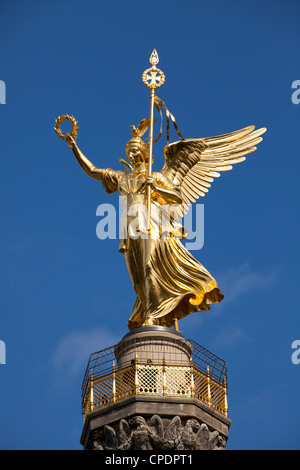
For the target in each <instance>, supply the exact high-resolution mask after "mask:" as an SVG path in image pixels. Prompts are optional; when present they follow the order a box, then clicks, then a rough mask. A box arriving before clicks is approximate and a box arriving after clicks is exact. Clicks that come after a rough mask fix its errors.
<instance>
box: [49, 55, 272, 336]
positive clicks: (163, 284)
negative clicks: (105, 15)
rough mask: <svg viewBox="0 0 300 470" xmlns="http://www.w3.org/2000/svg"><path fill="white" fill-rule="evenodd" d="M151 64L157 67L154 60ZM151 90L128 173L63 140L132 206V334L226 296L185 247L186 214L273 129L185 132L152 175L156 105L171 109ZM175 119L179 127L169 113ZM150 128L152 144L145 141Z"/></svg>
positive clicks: (123, 244)
mask: <svg viewBox="0 0 300 470" xmlns="http://www.w3.org/2000/svg"><path fill="white" fill-rule="evenodd" d="M155 52H156V51H155ZM156 54H157V53H156ZM151 57H152V56H151ZM152 60H154V62H155V64H157V62H158V58H156V57H155V55H154V59H153V58H152ZM153 67H154V68H155V69H156V66H155V65H153ZM153 67H152V68H153ZM149 70H151V69H149ZM156 70H158V69H156ZM151 83H152V82H151ZM147 86H149V85H147ZM159 86H160V85H159ZM149 88H151V110H150V120H149V119H145V120H143V121H141V123H140V124H139V126H138V128H135V127H134V126H131V127H132V138H131V139H130V140H129V142H127V144H126V155H127V158H128V160H129V163H128V162H125V161H122V163H123V164H124V165H125V168H124V169H123V170H112V169H100V168H97V167H96V166H95V165H94V164H93V163H92V162H91V161H90V160H89V159H88V158H87V157H86V156H85V155H84V154H83V153H82V152H81V150H80V149H79V147H78V145H77V143H76V140H75V139H76V137H75V138H74V137H73V136H72V135H71V134H66V135H65V136H61V137H62V138H64V139H65V140H66V141H67V143H68V145H69V147H70V149H71V150H72V152H73V154H74V156H75V158H76V159H77V161H78V163H79V165H80V166H81V168H82V169H83V170H84V171H85V172H86V174H87V175H88V176H90V177H92V178H94V179H96V180H98V181H100V182H101V183H102V185H103V187H104V189H105V191H106V192H108V193H112V192H116V191H119V193H120V195H122V196H124V198H123V199H124V200H125V201H126V208H127V210H126V211H124V215H123V218H122V234H123V236H122V239H121V241H120V247H119V249H120V252H122V253H123V254H124V256H125V261H126V265H127V268H128V272H129V275H130V278H131V281H132V284H133V287H134V289H135V292H136V295H137V296H136V301H135V304H134V306H133V310H132V314H131V317H130V319H129V321H128V327H129V329H130V330H132V329H134V328H137V327H139V326H146V325H147V326H148V325H161V326H167V327H170V326H172V325H174V324H175V325H176V324H177V320H178V319H181V318H183V317H185V316H186V315H189V314H190V313H192V312H200V311H204V310H209V309H210V305H211V304H214V303H218V302H220V301H221V300H222V299H223V294H222V291H221V289H220V287H219V285H218V283H217V281H216V280H215V279H214V277H213V276H212V275H211V274H210V273H209V272H208V271H207V270H206V269H205V268H204V267H203V266H202V264H201V263H200V262H199V261H198V260H196V259H195V258H194V257H193V256H192V255H191V253H190V252H189V251H188V250H187V249H186V248H185V247H184V246H183V244H182V243H181V239H182V238H183V237H184V236H185V232H184V229H183V227H182V226H181V224H180V217H182V216H183V215H184V214H185V213H186V212H187V211H188V210H189V207H190V205H191V204H192V203H194V202H196V199H198V198H199V196H201V197H204V196H205V194H206V193H207V192H208V190H209V188H210V187H211V183H212V182H213V181H214V178H216V177H219V176H220V172H223V171H228V170H231V169H232V166H233V165H234V164H236V163H239V162H242V161H244V160H245V155H247V154H250V153H252V152H254V151H255V150H256V145H257V144H258V143H259V142H260V141H261V140H262V138H261V137H260V136H261V134H263V133H264V132H265V130H266V129H265V128H262V129H259V130H255V128H254V126H249V127H246V128H244V129H241V130H238V131H235V132H232V133H229V134H224V135H220V136H216V137H208V138H202V139H183V138H181V135H180V134H179V132H178V135H179V136H180V138H181V140H179V141H178V142H174V143H171V144H168V145H166V147H165V149H164V156H165V164H164V166H163V168H162V169H161V171H160V172H154V173H153V172H152V169H151V165H152V159H153V157H152V145H153V122H154V119H153V107H154V105H156V106H157V107H158V104H161V107H163V108H164V109H166V107H165V105H164V103H163V102H162V101H161V100H159V99H156V98H155V96H154V92H155V87H153V86H151V87H150V86H149ZM169 117H171V119H172V121H173V123H174V125H176V123H175V120H174V118H173V116H172V115H171V114H170V113H169V112H168V110H167V118H169ZM76 124H77V123H76ZM148 127H150V129H149V143H146V142H145V140H143V139H142V137H143V135H144V133H145V132H146V131H147V129H148ZM57 129H59V126H58V125H57V126H56V131H57ZM176 129H177V126H176ZM76 130H77V129H76Z"/></svg>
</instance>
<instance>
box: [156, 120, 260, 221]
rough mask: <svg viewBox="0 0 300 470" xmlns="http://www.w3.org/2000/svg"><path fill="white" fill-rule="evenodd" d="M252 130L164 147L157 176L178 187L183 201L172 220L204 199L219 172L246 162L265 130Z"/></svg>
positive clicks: (250, 127)
mask: <svg viewBox="0 0 300 470" xmlns="http://www.w3.org/2000/svg"><path fill="white" fill-rule="evenodd" d="M254 129H255V127H254V126H248V127H245V128H244V129H240V130H238V131H235V132H231V133H229V134H223V135H219V136H216V137H206V138H203V139H184V140H180V141H178V142H174V143H172V144H169V145H166V147H165V149H164V155H165V164H164V166H163V168H162V170H161V173H162V174H163V175H164V176H166V177H167V178H168V179H169V180H170V181H172V183H173V184H174V185H176V186H179V187H180V190H181V195H182V201H183V202H182V204H180V205H178V206H177V207H176V209H175V211H174V215H175V216H177V217H182V216H183V215H184V214H186V213H187V211H188V209H189V206H190V205H191V203H192V202H196V199H198V198H199V196H202V197H204V196H205V193H207V192H208V190H209V188H210V187H211V183H212V182H213V181H214V178H216V177H219V176H220V173H219V172H220V171H228V170H231V169H232V165H233V164H235V163H239V162H242V161H244V160H246V158H245V155H247V154H250V153H252V152H254V151H255V150H256V147H255V145H256V144H258V143H259V142H261V141H262V137H260V136H261V134H263V133H264V132H265V131H266V130H267V129H266V128H265V127H263V128H261V129H258V130H256V131H255V130H254Z"/></svg>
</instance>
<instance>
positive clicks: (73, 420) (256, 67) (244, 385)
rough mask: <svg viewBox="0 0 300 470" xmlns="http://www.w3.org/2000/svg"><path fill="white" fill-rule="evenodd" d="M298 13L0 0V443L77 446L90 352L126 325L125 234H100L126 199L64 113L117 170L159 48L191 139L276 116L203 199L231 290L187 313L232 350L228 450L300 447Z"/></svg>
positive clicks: (168, 95) (171, 103)
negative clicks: (80, 158)
mask: <svg viewBox="0 0 300 470" xmlns="http://www.w3.org/2000/svg"><path fill="white" fill-rule="evenodd" d="M299 13H300V4H299V2H296V1H286V2H279V1H266V0H263V1H257V0H254V1H251V2H250V1H244V2H234V1H220V0H216V1H214V2H208V1H205V2H204V1H196V0H188V1H186V2H180V1H177V0H173V1H162V2H158V1H156V0H153V1H152V2H151V3H150V4H149V3H145V2H137V1H135V0H134V1H132V2H130V3H126V2H123V1H120V0H115V1H112V2H104V1H92V0H86V1H84V2H83V1H76V0H75V1H74V0H72V1H57V0H52V1H51V2H50V1H47V0H45V1H43V2H38V1H32V0H28V1H26V2H22V1H15V0H10V1H7V0H3V1H2V2H1V6H0V37H1V45H2V46H1V51H0V65H1V67H0V80H2V81H4V82H5V84H6V104H1V105H0V123H1V124H0V158H1V172H0V178H1V185H0V193H1V198H0V201H1V202H0V203H1V251H0V256H1V271H0V275H1V297H0V298H1V304H0V305H1V307H0V308H1V317H0V340H2V341H4V342H5V345H6V364H1V365H0V383H1V387H0V423H1V424H0V448H1V449H80V448H81V446H80V443H79V439H80V435H81V430H82V415H81V402H80V400H81V396H80V393H81V390H80V388H81V382H82V379H83V375H84V371H85V367H86V364H87V361H88V357H89V354H90V353H92V352H94V351H97V350H100V349H104V348H106V347H108V346H111V345H113V344H115V343H116V342H117V341H118V340H119V339H120V338H122V337H123V336H124V335H125V334H126V333H127V331H128V330H127V320H128V318H129V316H130V313H131V309H132V306H133V303H134V300H135V294H134V291H133V288H132V285H131V282H130V280H129V276H128V274H127V270H126V266H125V262H124V259H123V257H122V255H121V254H120V253H118V243H119V241H118V240H105V241H104V240H99V239H98V238H97V236H96V225H97V223H98V221H99V217H97V216H96V209H97V207H98V206H99V204H103V203H109V204H114V205H115V206H116V207H117V206H118V196H117V195H116V194H114V195H108V194H106V193H105V192H104V190H103V189H102V187H101V185H100V183H97V182H96V181H95V180H92V179H90V178H88V177H87V176H86V175H85V174H84V173H83V171H82V170H81V169H80V168H79V166H78V164H77V162H76V161H75V159H74V157H73V155H72V154H71V152H70V150H69V149H68V147H67V145H66V144H65V143H64V142H62V141H61V140H60V139H58V137H57V135H56V134H55V133H54V131H53V126H54V121H55V118H56V117H57V116H59V115H61V114H67V113H68V114H73V115H74V116H75V117H76V118H77V120H78V122H79V133H78V140H77V142H78V145H79V146H80V148H81V149H82V151H83V152H84V153H85V154H86V156H87V157H88V158H90V160H91V161H92V162H93V163H95V165H97V166H98V167H100V168H107V167H111V168H116V169H119V168H120V164H119V162H118V160H119V158H120V157H124V146H125V143H126V142H127V141H128V140H129V138H130V136H131V131H130V127H129V126H130V125H131V124H135V125H137V124H138V122H139V121H140V120H141V119H144V118H145V117H148V116H149V92H148V90H147V88H146V87H145V86H144V85H143V83H142V81H141V75H142V73H143V71H144V70H145V69H146V68H148V67H149V62H148V59H149V56H150V54H151V52H152V50H153V48H156V49H157V51H158V54H159V57H160V63H159V67H160V68H161V69H162V70H163V71H164V73H165V75H166V82H165V84H164V86H163V87H162V88H161V89H160V90H159V92H158V96H159V97H160V98H161V99H163V100H164V101H165V102H166V103H167V105H168V107H169V108H170V110H171V112H172V113H173V114H174V115H175V117H176V120H177V123H178V126H179V129H180V131H181V133H182V134H183V136H184V137H186V138H191V137H209V136H214V135H220V134H223V133H227V132H231V131H234V130H237V129H240V128H243V127H245V126H248V125H250V124H254V125H255V126H256V127H257V128H259V127H264V126H265V127H267V129H268V131H267V133H266V134H265V135H264V140H263V142H262V143H260V144H259V146H258V150H257V152H255V153H254V154H252V155H251V156H249V157H248V158H247V160H246V162H245V163H242V164H240V165H237V166H236V167H235V168H234V169H233V171H231V172H228V173H225V174H223V175H222V176H221V178H219V179H218V180H217V181H215V182H214V183H213V185H212V188H211V190H210V192H209V193H208V195H207V196H206V197H205V198H204V199H201V201H199V203H204V211H205V212H204V213H205V241H204V246H203V248H202V249H201V250H198V251H193V252H192V253H193V255H194V256H195V257H196V258H197V259H199V261H200V262H201V263H202V264H203V265H204V266H205V267H206V268H207V269H208V270H209V271H210V272H211V273H212V275H213V276H214V277H215V278H216V279H217V280H218V282H219V284H220V286H221V288H222V290H223V292H224V295H225V298H224V300H223V302H222V303H221V304H219V305H215V306H214V307H213V308H212V309H211V311H210V312H207V313H203V314H195V315H190V316H189V317H187V318H186V319H184V320H182V321H181V322H180V324H179V326H180V329H181V331H182V332H183V334H184V336H185V337H186V338H192V339H193V340H194V341H196V342H197V343H199V344H201V345H202V346H204V347H206V348H207V349H209V350H211V351H212V352H213V353H215V354H216V355H218V356H220V357H221V358H223V359H225V360H226V362H227V366H228V376H229V396H228V401H229V417H230V418H231V419H232V426H231V429H230V437H229V441H228V448H229V449H299V447H300V446H299V444H300V442H299V440H300V439H299V373H300V365H297V364H293V362H292V360H291V356H292V352H293V350H292V349H291V345H292V343H293V341H295V340H299V339H300V329H299V306H298V291H299V286H298V282H299V247H298V233H299V217H298V214H299V182H298V181H299V168H300V165H299V122H300V104H299V105H297V104H293V102H292V100H291V96H292V92H293V90H292V88H291V85H292V83H293V81H294V80H297V79H298V80H299V79H300V71H299V60H298V59H299V42H300V30H299ZM172 139H173V140H177V136H176V134H175V133H171V140H172ZM164 144H165V136H164V138H162V139H161V140H160V142H159V143H158V144H157V146H156V148H155V151H154V156H155V161H154V170H156V171H159V170H160V168H161V167H162V164H163V153H162V152H163V145H164Z"/></svg>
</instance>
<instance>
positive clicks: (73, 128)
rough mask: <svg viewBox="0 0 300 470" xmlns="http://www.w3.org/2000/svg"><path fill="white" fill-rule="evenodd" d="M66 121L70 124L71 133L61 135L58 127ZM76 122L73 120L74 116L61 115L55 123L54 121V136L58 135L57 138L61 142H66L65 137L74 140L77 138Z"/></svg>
mask: <svg viewBox="0 0 300 470" xmlns="http://www.w3.org/2000/svg"><path fill="white" fill-rule="evenodd" d="M66 119H67V120H68V121H70V122H71V123H72V131H71V132H67V133H66V134H63V133H62V131H61V130H60V125H61V123H62V122H63V121H65V120H66ZM77 124H78V122H77V121H76V119H75V118H74V116H69V115H68V114H63V115H62V116H59V117H58V118H57V119H56V121H55V127H54V130H55V132H56V134H58V136H59V137H60V138H61V139H63V140H66V139H67V137H69V136H71V137H73V139H75V140H76V138H77V131H78V129H79V127H78V126H77Z"/></svg>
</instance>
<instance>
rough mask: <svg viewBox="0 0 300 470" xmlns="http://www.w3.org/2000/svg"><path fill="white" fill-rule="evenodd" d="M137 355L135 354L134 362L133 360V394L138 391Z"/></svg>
mask: <svg viewBox="0 0 300 470" xmlns="http://www.w3.org/2000/svg"><path fill="white" fill-rule="evenodd" d="M137 362H138V356H137V354H136V355H135V362H134V371H135V373H134V386H135V394H136V395H137V394H138V393H139V376H138V368H137V365H138V364H137Z"/></svg>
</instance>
